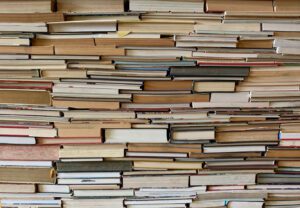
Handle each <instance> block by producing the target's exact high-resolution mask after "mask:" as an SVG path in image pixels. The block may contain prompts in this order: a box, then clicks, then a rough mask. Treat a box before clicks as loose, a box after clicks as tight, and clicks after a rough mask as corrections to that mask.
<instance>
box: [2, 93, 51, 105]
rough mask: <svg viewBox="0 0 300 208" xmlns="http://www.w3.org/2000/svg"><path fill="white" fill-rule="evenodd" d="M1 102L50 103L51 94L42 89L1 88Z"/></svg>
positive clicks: (22, 103) (20, 103) (18, 103)
mask: <svg viewBox="0 0 300 208" xmlns="http://www.w3.org/2000/svg"><path fill="white" fill-rule="evenodd" d="M0 95H1V96H0V97H1V98H0V103H2V104H15V105H44V106H45V105H50V104H51V96H50V93H49V92H48V91H42V90H6V89H0Z"/></svg>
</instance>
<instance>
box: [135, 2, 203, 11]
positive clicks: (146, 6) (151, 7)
mask: <svg viewBox="0 0 300 208" xmlns="http://www.w3.org/2000/svg"><path fill="white" fill-rule="evenodd" d="M129 9H130V11H147V12H149V11H154V12H170V11H171V12H197V13H202V12H204V1H202V0H198V1H194V0H186V1H177V0H168V1H160V0H130V4H129Z"/></svg>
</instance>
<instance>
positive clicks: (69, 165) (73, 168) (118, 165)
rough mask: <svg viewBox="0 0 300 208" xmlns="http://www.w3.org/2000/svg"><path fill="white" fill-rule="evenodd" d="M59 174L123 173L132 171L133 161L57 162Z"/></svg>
mask: <svg viewBox="0 0 300 208" xmlns="http://www.w3.org/2000/svg"><path fill="white" fill-rule="evenodd" d="M56 166H57V171H58V172H121V171H131V170H132V162H131V161H103V162H99V161H91V162H57V163H56Z"/></svg>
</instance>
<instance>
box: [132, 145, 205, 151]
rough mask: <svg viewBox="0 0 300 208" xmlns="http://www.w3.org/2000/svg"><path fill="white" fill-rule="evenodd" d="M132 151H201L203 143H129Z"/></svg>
mask: <svg viewBox="0 0 300 208" xmlns="http://www.w3.org/2000/svg"><path fill="white" fill-rule="evenodd" d="M128 151H131V152H169V153H170V152H171V153H201V152H202V149H201V144H151V143H148V144H132V143H131V144H128Z"/></svg>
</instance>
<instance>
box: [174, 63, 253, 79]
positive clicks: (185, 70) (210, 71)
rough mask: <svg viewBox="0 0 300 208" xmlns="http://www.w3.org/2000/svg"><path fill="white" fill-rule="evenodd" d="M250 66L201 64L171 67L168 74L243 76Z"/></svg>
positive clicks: (246, 74)
mask: <svg viewBox="0 0 300 208" xmlns="http://www.w3.org/2000/svg"><path fill="white" fill-rule="evenodd" d="M249 69H250V67H231V66H222V67H221V66H205V67H204V66H203V67H201V66H200V67H171V70H170V75H171V76H175V77H197V76H206V77H245V76H248V74H249Z"/></svg>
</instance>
